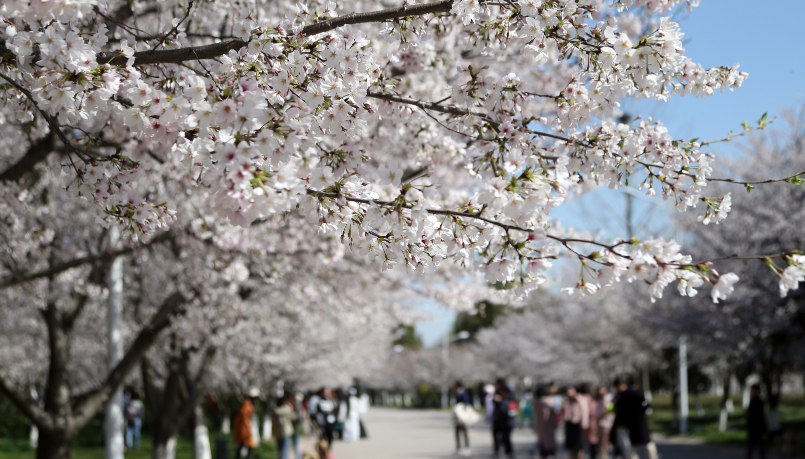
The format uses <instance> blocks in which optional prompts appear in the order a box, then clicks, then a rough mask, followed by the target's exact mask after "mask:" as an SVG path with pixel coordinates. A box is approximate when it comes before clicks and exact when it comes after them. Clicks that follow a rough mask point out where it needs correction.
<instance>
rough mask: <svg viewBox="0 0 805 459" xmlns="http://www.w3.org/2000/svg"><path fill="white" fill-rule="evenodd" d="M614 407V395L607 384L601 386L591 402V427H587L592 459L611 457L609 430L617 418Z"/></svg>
mask: <svg viewBox="0 0 805 459" xmlns="http://www.w3.org/2000/svg"><path fill="white" fill-rule="evenodd" d="M612 409H613V406H612V395H611V394H610V393H609V390H608V389H607V386H604V385H601V386H599V387H598V389H597V390H596V392H595V395H594V396H593V398H592V403H591V404H590V428H589V429H587V444H588V445H589V446H590V459H608V458H609V432H610V430H612V422H613V421H614V420H615V415H614V414H613V413H612Z"/></svg>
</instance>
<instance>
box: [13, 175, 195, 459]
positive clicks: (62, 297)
mask: <svg viewBox="0 0 805 459" xmlns="http://www.w3.org/2000/svg"><path fill="white" fill-rule="evenodd" d="M52 178H53V175H52V174H49V173H44V174H42V175H41V176H39V177H38V178H37V179H36V180H35V181H34V182H33V183H32V184H31V185H30V186H28V187H27V188H26V190H25V192H24V193H22V194H20V195H19V196H17V197H16V199H15V200H7V201H6V200H4V201H3V202H2V203H1V204H0V209H2V215H3V226H2V228H0V234H2V240H3V245H2V248H3V249H2V251H0V266H1V267H0V298H1V299H0V304H2V307H0V314H1V315H2V320H0V322H2V324H3V325H2V326H3V333H2V340H3V343H2V344H3V348H2V349H3V352H2V353H0V389H2V390H3V391H4V392H5V393H6V394H7V395H8V396H9V397H10V399H11V400H12V401H13V402H14V403H15V405H16V406H17V407H18V408H19V409H20V410H21V411H22V412H23V413H24V414H25V415H26V416H27V417H28V418H29V419H30V420H31V422H32V423H33V424H34V425H35V426H36V427H37V428H38V430H39V438H40V441H39V448H38V450H37V456H38V457H68V456H69V448H70V444H71V442H72V439H73V438H74V437H75V435H76V434H77V433H78V431H79V430H80V429H81V428H82V427H84V426H85V425H86V424H87V423H88V422H89V421H90V420H91V419H92V418H93V417H94V416H95V415H97V414H98V413H99V412H100V410H102V409H103V406H104V404H105V403H106V402H107V401H108V400H109V399H110V398H111V396H112V395H113V394H114V393H115V392H116V391H117V390H118V389H119V388H120V387H121V385H122V384H123V383H124V382H125V379H126V377H127V376H128V374H129V373H130V371H131V370H132V369H133V368H135V366H136V365H137V363H138V362H139V359H140V357H141V356H142V355H143V354H144V353H145V351H146V350H147V349H148V348H149V347H150V346H151V345H152V344H153V343H154V341H155V339H156V337H157V336H158V335H159V333H160V332H161V331H162V330H164V329H165V328H167V327H168V326H169V325H170V318H171V316H173V315H174V314H175V313H176V312H177V311H178V310H179V308H180V307H181V306H183V305H186V304H187V303H188V302H189V301H191V298H192V296H193V292H192V291H189V290H181V289H178V288H175V286H173V285H169V284H167V283H166V282H164V281H167V279H162V281H163V282H161V283H159V282H158V283H155V284H154V285H155V286H159V287H160V289H159V295H158V301H157V302H156V303H155V304H153V305H152V307H151V308H150V309H149V310H147V311H143V316H142V319H143V320H142V322H141V324H140V326H139V327H136V328H131V329H129V330H128V331H127V332H128V340H127V348H126V352H125V353H124V355H123V357H122V359H121V360H120V361H119V362H118V364H117V365H116V366H115V367H114V368H112V369H111V371H107V369H106V365H105V361H106V358H105V348H104V347H103V343H104V341H105V339H106V336H105V333H103V330H104V329H105V327H104V326H103V325H101V324H102V323H103V322H102V321H103V320H104V319H105V316H106V314H105V312H106V311H105V309H104V308H103V300H104V299H105V291H104V290H103V289H102V287H101V285H103V277H104V276H103V274H104V271H105V268H104V265H105V263H104V262H109V261H111V259H113V258H115V257H119V256H123V255H124V254H127V253H132V252H135V251H137V250H143V249H147V248H149V247H154V246H156V245H158V244H159V243H160V242H164V241H166V240H167V239H168V237H170V236H171V234H169V233H163V234H162V235H160V236H159V237H155V238H151V240H150V241H149V242H147V243H139V244H131V245H127V246H126V247H124V248H122V249H117V250H115V249H112V248H111V247H108V246H106V244H107V241H108V240H107V238H105V237H104V234H103V233H104V229H103V228H102V227H100V226H99V225H97V224H95V220H96V218H97V215H96V213H95V212H94V211H88V209H87V207H88V205H89V204H88V203H86V202H81V201H78V200H76V199H74V198H72V197H70V196H68V195H63V194H60V193H59V191H60V189H59V187H58V185H54V182H53V180H52ZM64 198H66V199H64ZM15 204H16V205H15ZM45 350H46V351H45ZM23 356H25V358H21V357H23ZM31 388H33V389H36V390H37V391H38V392H39V393H40V394H42V396H41V398H40V400H41V402H42V403H41V404H40V403H39V400H33V399H31V398H30V397H28V395H27V393H28V389H31Z"/></svg>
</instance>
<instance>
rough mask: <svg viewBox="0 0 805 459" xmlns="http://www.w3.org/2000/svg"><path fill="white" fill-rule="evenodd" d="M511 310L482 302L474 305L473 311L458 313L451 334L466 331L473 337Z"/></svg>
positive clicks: (501, 305)
mask: <svg viewBox="0 0 805 459" xmlns="http://www.w3.org/2000/svg"><path fill="white" fill-rule="evenodd" d="M512 310H513V309H512V308H511V307H509V306H507V305H505V304H496V303H492V302H491V301H487V300H483V301H479V302H477V303H475V306H474V307H473V310H471V311H463V312H460V313H458V316H456V321H455V323H454V324H453V333H458V332H462V331H466V332H469V333H470V336H471V337H474V336H475V334H476V333H478V332H479V331H480V330H482V329H484V328H489V327H492V326H493V325H494V324H495V319H497V318H498V317H501V316H505V315H506V314H508V313H509V312H510V311H512Z"/></svg>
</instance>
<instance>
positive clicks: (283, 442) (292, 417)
mask: <svg viewBox="0 0 805 459" xmlns="http://www.w3.org/2000/svg"><path fill="white" fill-rule="evenodd" d="M296 420H297V412H296V396H295V395H294V394H292V393H289V394H287V395H285V396H283V397H281V398H280V399H279V400H278V402H277V407H276V408H274V412H273V413H272V415H271V433H272V434H273V435H274V439H275V440H276V441H277V451H279V459H288V457H289V456H290V453H291V441H293V436H294V433H295V428H294V423H295V422H296Z"/></svg>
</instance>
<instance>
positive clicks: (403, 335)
mask: <svg viewBox="0 0 805 459" xmlns="http://www.w3.org/2000/svg"><path fill="white" fill-rule="evenodd" d="M394 336H395V340H394V345H395V346H403V347H405V348H408V349H411V350H418V349H422V337H421V336H419V334H418V333H417V332H416V329H415V328H414V326H413V325H405V324H400V325H398V326H397V328H396V329H394Z"/></svg>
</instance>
